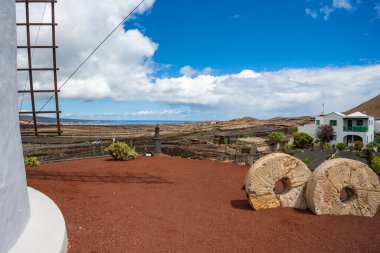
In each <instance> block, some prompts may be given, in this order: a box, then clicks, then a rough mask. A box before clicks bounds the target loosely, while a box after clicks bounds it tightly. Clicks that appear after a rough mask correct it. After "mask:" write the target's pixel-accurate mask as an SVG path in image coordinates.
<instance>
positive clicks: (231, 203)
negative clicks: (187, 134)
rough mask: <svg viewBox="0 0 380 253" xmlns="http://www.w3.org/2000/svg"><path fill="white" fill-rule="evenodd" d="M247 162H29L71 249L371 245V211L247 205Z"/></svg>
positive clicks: (376, 237)
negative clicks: (326, 212) (320, 212)
mask: <svg viewBox="0 0 380 253" xmlns="http://www.w3.org/2000/svg"><path fill="white" fill-rule="evenodd" d="M247 169H248V167H247V166H239V165H236V164H231V163H220V162H215V161H201V160H189V159H181V158H176V157H166V156H163V157H158V156H156V157H152V158H145V157H139V158H138V159H136V160H133V161H129V162H114V161H110V160H108V159H104V158H98V159H87V160H78V161H70V162H59V163H49V164H42V165H41V166H40V167H38V168H29V169H28V170H27V173H28V184H29V186H31V187H34V188H36V189H38V190H40V191H42V192H43V193H45V194H47V195H48V196H49V197H50V198H52V199H53V200H54V201H55V202H56V203H57V204H58V206H59V207H60V208H61V211H62V212H63V215H64V217H65V219H66V224H67V229H68V237H69V241H70V252H71V253H72V252H79V253H82V252H107V253H108V252H278V251H279V250H281V251H282V252H295V251H297V252H332V251H333V252H363V251H365V252H380V211H379V212H378V213H377V214H376V216H375V217H374V218H365V217H355V216H316V215H313V214H312V213H310V212H309V211H300V210H295V209H291V208H281V209H271V210H261V211H253V210H251V208H250V206H249V204H248V201H247V200H246V198H245V193H244V191H242V190H241V186H242V183H243V180H244V176H245V173H246V172H247Z"/></svg>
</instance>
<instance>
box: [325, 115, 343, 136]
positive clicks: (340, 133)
mask: <svg viewBox="0 0 380 253" xmlns="http://www.w3.org/2000/svg"><path fill="white" fill-rule="evenodd" d="M330 120H336V121H337V125H336V126H333V128H334V135H335V136H336V140H331V141H330V143H331V144H338V143H341V142H343V136H344V135H345V133H344V132H343V117H342V116H341V115H339V114H336V113H330V114H327V115H325V117H324V124H325V125H330Z"/></svg>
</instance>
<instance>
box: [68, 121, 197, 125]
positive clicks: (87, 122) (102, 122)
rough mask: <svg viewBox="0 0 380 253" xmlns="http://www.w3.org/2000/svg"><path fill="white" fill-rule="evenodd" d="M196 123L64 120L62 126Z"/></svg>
mask: <svg viewBox="0 0 380 253" xmlns="http://www.w3.org/2000/svg"><path fill="white" fill-rule="evenodd" d="M193 122H195V121H183V120H78V119H76V120H71V119H70V120H64V119H63V120H62V122H61V124H62V125H99V126H100V125H101V126H104V125H156V124H183V123H193Z"/></svg>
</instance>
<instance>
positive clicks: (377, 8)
mask: <svg viewBox="0 0 380 253" xmlns="http://www.w3.org/2000/svg"><path fill="white" fill-rule="evenodd" d="M374 9H375V11H376V14H377V17H378V18H380V2H378V3H376V4H375V8H374Z"/></svg>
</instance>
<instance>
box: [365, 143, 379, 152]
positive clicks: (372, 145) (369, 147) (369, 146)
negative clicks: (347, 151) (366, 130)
mask: <svg viewBox="0 0 380 253" xmlns="http://www.w3.org/2000/svg"><path fill="white" fill-rule="evenodd" d="M377 147H378V145H377V144H376V142H374V141H371V142H370V143H368V144H367V149H370V150H373V149H374V148H377Z"/></svg>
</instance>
